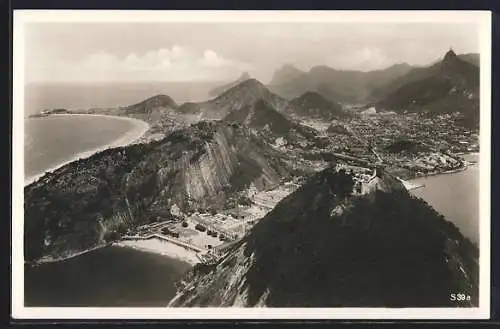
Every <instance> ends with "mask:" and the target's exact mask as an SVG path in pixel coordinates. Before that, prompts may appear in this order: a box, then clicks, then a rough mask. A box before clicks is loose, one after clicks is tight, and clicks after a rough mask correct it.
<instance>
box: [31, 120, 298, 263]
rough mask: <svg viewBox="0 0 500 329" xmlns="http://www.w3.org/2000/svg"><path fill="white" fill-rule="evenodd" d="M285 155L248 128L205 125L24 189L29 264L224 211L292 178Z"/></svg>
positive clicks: (114, 152) (98, 157)
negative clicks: (168, 221) (176, 216)
mask: <svg viewBox="0 0 500 329" xmlns="http://www.w3.org/2000/svg"><path fill="white" fill-rule="evenodd" d="M281 156H282V154H281V153H278V152H277V151H275V150H274V149H272V148H271V147H270V146H268V145H267V144H266V143H265V142H264V141H263V140H262V139H261V138H260V137H259V135H258V133H256V132H253V131H251V130H249V129H248V128H247V127H245V126H243V125H240V124H236V123H231V124H227V123H224V122H200V123H198V124H195V125H193V126H191V127H189V128H186V129H183V130H179V131H175V132H173V133H171V134H170V135H168V136H167V137H166V138H164V139H162V140H160V141H156V142H152V143H149V144H139V145H131V146H127V147H120V148H115V149H109V150H106V151H104V152H100V153H97V154H95V155H93V156H91V157H90V158H87V159H82V160H78V161H75V162H72V163H70V164H68V165H66V166H64V167H62V168H60V169H58V170H56V171H55V172H54V173H51V174H47V175H46V176H44V177H43V178H42V179H40V180H39V181H37V182H35V183H32V184H30V185H29V186H27V187H25V191H24V192H25V226H24V236H25V250H24V252H25V259H26V260H37V259H39V258H40V257H43V256H47V257H60V256H64V255H68V254H72V253H75V252H79V251H82V250H85V249H87V248H92V247H95V246H97V245H100V244H103V243H106V242H107V241H112V240H113V239H116V238H117V237H118V236H119V235H120V234H122V233H124V232H125V231H126V230H127V228H130V227H135V226H138V225H139V224H142V223H147V222H150V221H153V220H156V219H157V218H168V217H169V216H170V209H171V207H172V206H174V205H176V206H177V207H179V208H180V209H181V210H183V211H193V210H194V209H199V208H200V207H201V208H204V209H208V208H213V209H219V208H222V207H224V205H225V203H226V202H227V201H228V199H229V198H231V197H234V196H235V195H237V193H239V192H240V191H242V190H244V189H246V188H248V187H249V185H250V184H253V186H255V187H256V188H257V189H266V188H270V187H273V186H274V185H276V184H279V183H280V182H281V181H282V180H283V179H287V177H289V175H290V172H289V170H288V168H287V166H286V165H285V164H284V162H283V161H282V158H281Z"/></svg>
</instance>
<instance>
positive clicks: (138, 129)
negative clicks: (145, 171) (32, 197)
mask: <svg viewBox="0 0 500 329" xmlns="http://www.w3.org/2000/svg"><path fill="white" fill-rule="evenodd" d="M83 115H85V116H87V115H89V116H97V117H108V118H109V117H111V118H114V119H117V120H126V121H129V122H133V123H134V128H133V129H131V130H129V131H128V132H126V133H125V134H123V135H122V136H119V137H118V138H116V139H115V140H113V141H111V142H109V143H107V144H104V145H101V146H99V147H96V148H93V149H90V150H87V151H83V152H80V153H78V154H75V155H74V156H72V157H71V158H70V159H69V160H66V161H63V162H61V163H58V164H57V165H55V166H53V167H51V168H48V169H46V170H44V171H43V172H42V173H38V174H35V175H32V176H29V177H25V179H24V186H25V187H26V186H28V185H30V184H32V183H33V182H35V181H37V180H38V179H39V178H41V177H43V176H44V175H45V174H46V173H47V172H53V171H55V170H57V169H59V168H61V167H63V166H65V165H67V164H68V163H71V162H73V161H76V160H78V159H83V158H88V157H90V156H92V155H94V154H95V153H98V152H101V151H104V150H106V149H108V148H114V147H120V146H126V145H130V144H134V143H135V142H138V141H140V139H141V138H142V137H143V136H144V135H145V134H146V132H147V131H148V130H149V129H150V126H149V124H148V123H147V122H145V121H142V120H139V119H135V118H129V117H121V116H116V115H104V114H53V115H52V116H83ZM49 117H50V116H49Z"/></svg>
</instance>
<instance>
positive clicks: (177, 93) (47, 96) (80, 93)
mask: <svg viewBox="0 0 500 329" xmlns="http://www.w3.org/2000/svg"><path fill="white" fill-rule="evenodd" d="M226 83H228V81H209V82H154V81H153V82H141V83H34V84H28V85H27V86H26V87H25V90H24V95H25V96H24V112H25V115H26V116H28V115H30V114H34V113H38V112H40V111H41V110H43V109H53V108H65V109H73V110H77V109H90V108H110V107H118V106H129V105H132V104H136V103H139V102H141V101H143V100H145V99H147V98H149V97H153V96H155V95H158V94H164V95H168V96H170V97H172V98H173V99H174V100H175V101H176V102H177V103H179V104H181V103H183V102H198V101H204V100H207V99H209V98H211V96H210V95H209V92H210V90H211V89H213V88H215V87H218V86H220V85H223V84H226Z"/></svg>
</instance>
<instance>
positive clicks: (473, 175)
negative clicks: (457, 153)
mask: <svg viewBox="0 0 500 329" xmlns="http://www.w3.org/2000/svg"><path fill="white" fill-rule="evenodd" d="M466 159H467V160H469V161H478V160H479V157H478V155H476V154H470V155H468V156H467V157H466ZM412 182H415V183H424V184H425V187H422V188H418V189H415V190H413V191H412V193H413V194H414V195H416V196H418V197H421V198H422V199H424V200H425V201H427V202H428V203H429V204H430V205H432V206H433V207H434V209H436V210H437V211H438V212H439V213H441V214H443V215H444V216H445V217H446V219H448V220H449V221H451V222H453V223H454V224H455V225H456V226H457V227H458V228H459V229H460V231H461V232H462V234H464V235H465V236H467V237H469V238H470V239H471V240H472V241H474V242H478V241H479V163H477V164H474V165H471V166H470V167H469V168H468V169H467V170H464V171H460V172H457V173H453V174H444V175H436V176H429V177H422V178H418V179H415V180H413V181H412Z"/></svg>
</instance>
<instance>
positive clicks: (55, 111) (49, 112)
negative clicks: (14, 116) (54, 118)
mask: <svg viewBox="0 0 500 329" xmlns="http://www.w3.org/2000/svg"><path fill="white" fill-rule="evenodd" d="M55 114H73V112H71V111H70V110H67V109H53V110H42V111H40V113H36V114H32V115H30V118H41V117H47V116H49V115H55Z"/></svg>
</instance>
